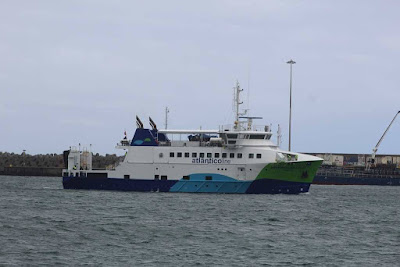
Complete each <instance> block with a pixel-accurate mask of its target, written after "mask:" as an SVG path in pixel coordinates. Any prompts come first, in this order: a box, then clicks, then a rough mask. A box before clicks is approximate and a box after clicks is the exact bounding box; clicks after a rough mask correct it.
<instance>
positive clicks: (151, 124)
mask: <svg viewBox="0 0 400 267" xmlns="http://www.w3.org/2000/svg"><path fill="white" fill-rule="evenodd" d="M149 121H150V126H151V128H152V129H153V130H157V125H156V124H155V123H154V121H153V120H152V119H151V117H149Z"/></svg>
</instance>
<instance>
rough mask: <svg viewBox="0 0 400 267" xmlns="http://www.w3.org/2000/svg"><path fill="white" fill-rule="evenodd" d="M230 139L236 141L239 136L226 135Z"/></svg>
mask: <svg viewBox="0 0 400 267" xmlns="http://www.w3.org/2000/svg"><path fill="white" fill-rule="evenodd" d="M226 136H227V137H228V138H229V139H236V138H237V136H238V135H237V134H227V135H226Z"/></svg>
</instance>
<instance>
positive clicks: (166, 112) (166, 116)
mask: <svg viewBox="0 0 400 267" xmlns="http://www.w3.org/2000/svg"><path fill="white" fill-rule="evenodd" d="M168 113H169V109H168V107H165V129H168Z"/></svg>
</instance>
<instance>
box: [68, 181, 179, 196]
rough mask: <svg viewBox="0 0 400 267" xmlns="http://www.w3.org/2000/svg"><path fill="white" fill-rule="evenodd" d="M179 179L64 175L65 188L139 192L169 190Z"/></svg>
mask: <svg viewBox="0 0 400 267" xmlns="http://www.w3.org/2000/svg"><path fill="white" fill-rule="evenodd" d="M176 182H178V181H174V180H157V181H156V180H144V179H113V178H87V177H63V186H64V189H93V190H115V191H138V192H169V190H170V188H171V187H172V186H173V185H174V184H175V183H176Z"/></svg>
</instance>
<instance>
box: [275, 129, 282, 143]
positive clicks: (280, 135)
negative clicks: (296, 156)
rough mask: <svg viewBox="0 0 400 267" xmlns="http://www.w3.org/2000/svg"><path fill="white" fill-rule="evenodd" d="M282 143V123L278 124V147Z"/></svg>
mask: <svg viewBox="0 0 400 267" xmlns="http://www.w3.org/2000/svg"><path fill="white" fill-rule="evenodd" d="M281 143H282V130H281V125H280V124H278V131H277V132H276V144H277V145H278V147H280V146H281Z"/></svg>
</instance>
